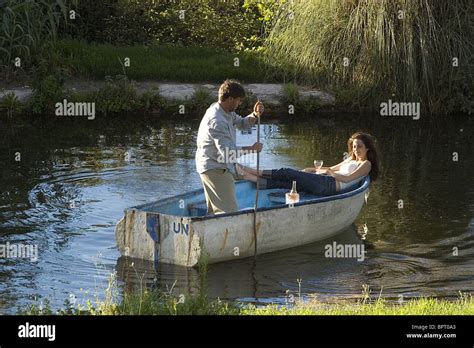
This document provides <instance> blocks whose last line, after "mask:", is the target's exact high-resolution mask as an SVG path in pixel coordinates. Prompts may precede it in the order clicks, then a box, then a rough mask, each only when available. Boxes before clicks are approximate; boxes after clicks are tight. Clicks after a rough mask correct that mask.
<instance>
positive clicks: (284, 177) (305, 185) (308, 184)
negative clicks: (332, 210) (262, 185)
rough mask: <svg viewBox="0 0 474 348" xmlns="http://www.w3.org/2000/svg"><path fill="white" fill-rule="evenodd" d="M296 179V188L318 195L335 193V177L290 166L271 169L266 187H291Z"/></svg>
mask: <svg viewBox="0 0 474 348" xmlns="http://www.w3.org/2000/svg"><path fill="white" fill-rule="evenodd" d="M293 181H296V189H297V190H298V191H304V192H308V193H312V194H314V195H318V196H330V195H333V194H335V193H336V179H334V177H332V176H328V175H320V174H313V173H305V172H302V171H298V170H294V169H291V168H281V169H278V170H273V171H272V176H271V179H269V180H267V187H268V188H274V187H276V186H277V185H278V186H280V187H281V188H288V187H291V183H292V182H293Z"/></svg>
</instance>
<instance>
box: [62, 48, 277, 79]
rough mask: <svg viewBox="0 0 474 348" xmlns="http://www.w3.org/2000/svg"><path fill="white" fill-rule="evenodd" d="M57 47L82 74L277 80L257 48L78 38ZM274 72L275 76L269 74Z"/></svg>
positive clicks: (142, 77) (98, 76)
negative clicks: (225, 48) (238, 49)
mask: <svg viewBox="0 0 474 348" xmlns="http://www.w3.org/2000/svg"><path fill="white" fill-rule="evenodd" d="M57 49H58V53H59V54H60V55H61V56H62V57H64V58H63V59H64V63H65V65H66V66H67V67H68V68H69V69H71V73H72V74H73V75H76V76H81V77H88V78H96V79H103V78H104V77H105V76H107V75H109V76H115V75H126V76H127V77H128V78H130V79H134V80H142V79H149V80H159V81H173V82H187V83H190V82H221V81H223V80H225V79H227V78H234V79H238V80H240V81H242V82H245V83H250V82H260V83H263V82H277V81H276V79H275V76H277V75H276V74H275V71H271V68H269V67H268V66H266V65H265V63H264V62H263V58H262V57H261V54H258V53H254V52H244V53H239V54H233V53H230V52H226V51H222V50H216V49H213V48H203V47H179V46H151V47H149V46H115V45H110V44H90V43H86V42H83V41H77V40H63V41H59V42H58V44H57ZM126 58H129V63H130V64H129V66H126V63H128V61H127V62H126V61H125V59H126ZM237 59H238V61H237ZM236 65H237V66H236ZM270 72H271V75H272V76H273V77H272V78H271V79H270V78H269V77H267V75H268V74H269V73H270Z"/></svg>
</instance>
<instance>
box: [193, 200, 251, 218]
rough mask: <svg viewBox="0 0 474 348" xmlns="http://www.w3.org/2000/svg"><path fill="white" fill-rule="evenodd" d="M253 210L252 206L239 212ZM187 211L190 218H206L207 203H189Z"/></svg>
mask: <svg viewBox="0 0 474 348" xmlns="http://www.w3.org/2000/svg"><path fill="white" fill-rule="evenodd" d="M249 209H251V210H253V206H248V207H243V208H240V209H239V211H241V210H249ZM188 210H189V215H190V216H206V215H207V203H206V201H201V202H196V203H189V204H188Z"/></svg>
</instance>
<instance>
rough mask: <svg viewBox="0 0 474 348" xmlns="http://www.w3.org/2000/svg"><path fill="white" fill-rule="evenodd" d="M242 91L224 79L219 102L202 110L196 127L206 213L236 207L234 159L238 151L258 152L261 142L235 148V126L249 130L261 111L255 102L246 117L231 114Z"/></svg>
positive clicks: (233, 209)
mask: <svg viewBox="0 0 474 348" xmlns="http://www.w3.org/2000/svg"><path fill="white" fill-rule="evenodd" d="M243 98H245V90H244V88H243V87H242V85H241V84H240V83H239V82H237V81H234V80H226V81H224V83H223V84H222V85H221V86H220V88H219V101H218V102H215V103H213V104H212V105H211V106H210V107H209V108H208V109H207V111H206V113H205V115H204V117H203V119H202V121H201V124H200V126H199V131H198V136H197V150H196V170H197V172H198V173H199V176H200V177H201V181H202V185H203V187H204V194H205V196H206V202H207V211H208V214H222V213H232V212H235V211H237V210H239V208H238V206H237V198H236V195H235V181H234V180H235V179H237V177H238V176H237V172H236V169H235V160H236V159H237V158H238V157H239V156H240V155H241V154H242V153H245V152H247V153H250V152H260V151H262V144H261V143H254V144H253V145H251V146H242V147H239V146H237V144H236V129H242V130H246V129H250V128H251V127H252V126H253V125H254V124H255V122H256V121H257V117H260V116H261V115H262V113H263V109H264V108H263V104H262V103H261V102H260V101H258V102H257V103H256V104H255V105H254V108H253V112H252V113H251V114H250V115H248V116H247V117H241V116H239V115H237V114H236V113H235V110H236V109H237V108H238V107H239V105H240V103H241V101H242V99H243Z"/></svg>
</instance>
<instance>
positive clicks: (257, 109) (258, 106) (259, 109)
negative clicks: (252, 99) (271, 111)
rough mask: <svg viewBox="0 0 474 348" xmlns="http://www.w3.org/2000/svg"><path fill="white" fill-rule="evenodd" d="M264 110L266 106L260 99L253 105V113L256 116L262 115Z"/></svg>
mask: <svg viewBox="0 0 474 348" xmlns="http://www.w3.org/2000/svg"><path fill="white" fill-rule="evenodd" d="M264 110H265V108H264V107H263V103H262V102H261V101H260V100H259V101H258V102H256V103H255V105H254V107H253V115H254V116H255V117H260V116H262V114H263V111H264Z"/></svg>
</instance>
